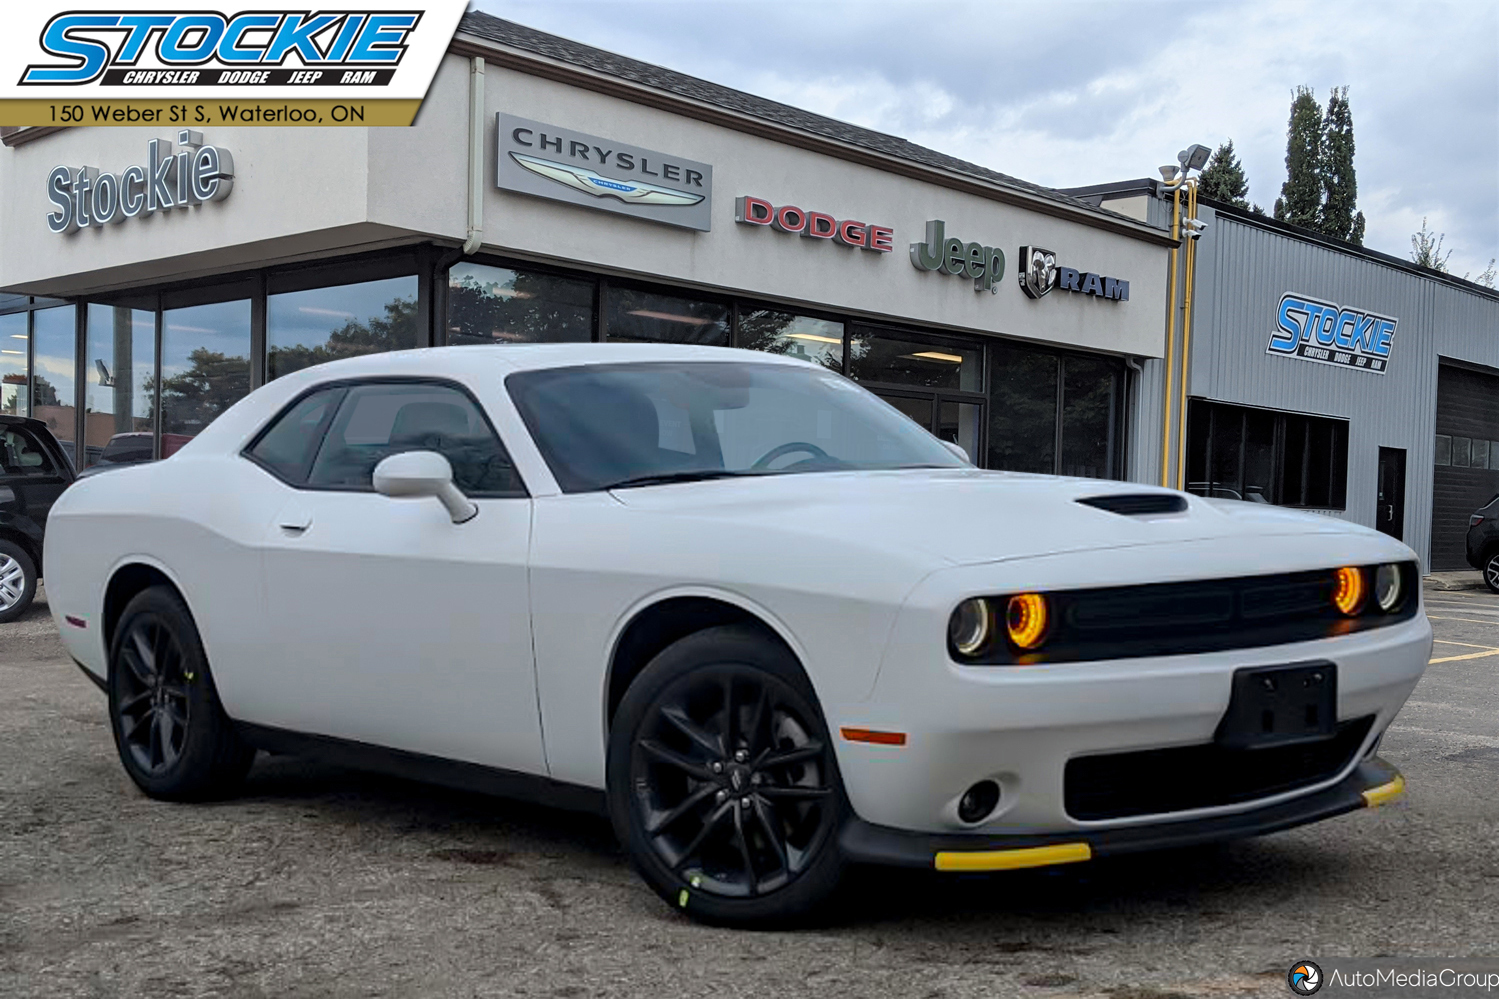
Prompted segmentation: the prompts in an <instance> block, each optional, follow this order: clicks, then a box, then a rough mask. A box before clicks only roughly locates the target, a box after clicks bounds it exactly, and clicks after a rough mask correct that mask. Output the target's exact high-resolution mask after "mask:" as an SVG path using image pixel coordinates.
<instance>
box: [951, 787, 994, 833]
mask: <svg viewBox="0 0 1499 999" xmlns="http://www.w3.org/2000/svg"><path fill="white" fill-rule="evenodd" d="M998 807H999V785H998V784H996V783H995V782H994V781H992V780H981V781H979V782H978V783H977V784H975V785H973V786H972V787H970V788H969V789H968V790H966V791H964V792H963V797H961V798H959V799H958V818H959V819H961V820H963V821H964V822H966V823H968V824H969V825H974V824H976V823H979V822H982V821H984V820H985V819H987V818H988V817H989V816H990V815H992V814H993V813H994V809H996V808H998Z"/></svg>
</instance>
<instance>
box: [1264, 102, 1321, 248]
mask: <svg viewBox="0 0 1499 999" xmlns="http://www.w3.org/2000/svg"><path fill="white" fill-rule="evenodd" d="M1321 165H1322V106H1321V105H1319V104H1318V103H1317V98H1316V97H1315V96H1314V95H1313V93H1312V89H1311V88H1310V87H1297V88H1296V97H1295V99H1293V100H1292V101H1291V120H1290V122H1289V124H1288V125H1287V127H1286V182H1285V183H1284V184H1282V185H1281V187H1280V197H1279V198H1276V199H1275V217H1276V218H1278V219H1280V220H1282V221H1284V222H1290V223H1292V224H1293V225H1300V226H1305V227H1306V228H1308V229H1317V228H1319V226H1320V223H1321V221H1322V177H1321Z"/></svg>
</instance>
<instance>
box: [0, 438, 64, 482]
mask: <svg viewBox="0 0 1499 999" xmlns="http://www.w3.org/2000/svg"><path fill="white" fill-rule="evenodd" d="M56 474H57V469H56V468H54V467H53V463H52V459H50V458H48V457H47V450H46V448H44V447H43V446H42V442H41V441H39V440H37V439H36V436H35V435H34V434H32V432H31V431H29V430H27V429H26V428H25V427H17V426H7V427H5V428H4V432H3V433H0V476H4V477H5V478H22V477H25V478H42V479H45V478H51V477H52V476H54V475H56Z"/></svg>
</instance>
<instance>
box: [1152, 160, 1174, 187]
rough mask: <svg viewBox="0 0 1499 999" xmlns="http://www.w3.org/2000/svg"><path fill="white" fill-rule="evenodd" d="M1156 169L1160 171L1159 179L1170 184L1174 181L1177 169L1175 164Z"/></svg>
mask: <svg viewBox="0 0 1499 999" xmlns="http://www.w3.org/2000/svg"><path fill="white" fill-rule="evenodd" d="M1156 169H1157V170H1159V171H1161V179H1162V180H1164V181H1166V182H1167V183H1170V182H1171V181H1173V180H1175V179H1176V172H1177V170H1178V169H1179V168H1178V167H1177V165H1176V164H1175V163H1167V164H1165V165H1164V166H1159V167H1156Z"/></svg>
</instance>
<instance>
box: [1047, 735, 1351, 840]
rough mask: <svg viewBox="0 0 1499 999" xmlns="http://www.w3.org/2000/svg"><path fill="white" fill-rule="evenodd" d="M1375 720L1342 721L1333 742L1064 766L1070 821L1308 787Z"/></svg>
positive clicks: (1333, 769)
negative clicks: (1065, 767)
mask: <svg viewBox="0 0 1499 999" xmlns="http://www.w3.org/2000/svg"><path fill="white" fill-rule="evenodd" d="M1373 724H1374V716H1373V715H1369V716H1367V717H1365V718H1357V719H1354V720H1353V721H1347V722H1343V723H1342V724H1341V725H1339V726H1338V730H1337V731H1336V732H1335V733H1334V734H1333V735H1332V737H1331V738H1327V739H1322V740H1320V741H1318V742H1306V743H1300V744H1297V745H1290V746H1269V747H1266V748H1263V749H1223V748H1221V747H1219V746H1217V745H1214V744H1212V743H1208V744H1206V745H1202V746H1180V747H1176V748H1173V749H1147V750H1143V751H1139V752H1132V753H1103V754H1100V755H1098V756H1078V757H1075V758H1073V759H1071V760H1068V761H1067V770H1066V774H1065V778H1064V780H1065V785H1064V792H1063V793H1064V797H1065V801H1066V807H1067V814H1068V815H1070V816H1072V817H1073V818H1074V819H1079V820H1082V821H1098V820H1102V819H1123V818H1128V817H1130V816H1133V815H1156V814H1160V813H1164V812H1185V811H1188V810H1190V809H1193V808H1213V807H1215V806H1220V805H1236V804H1240V803H1242V802H1246V801H1254V800H1255V799H1257V798H1268V797H1270V796H1271V795H1275V794H1282V793H1284V792H1286V791H1294V790H1297V789H1298V788H1303V787H1310V786H1311V785H1313V784H1317V783H1319V782H1321V781H1324V780H1327V779H1328V778H1330V777H1334V776H1336V775H1337V774H1338V773H1339V772H1340V771H1341V770H1342V769H1343V768H1344V767H1346V766H1348V764H1350V763H1352V762H1353V756H1354V754H1355V753H1357V752H1358V749H1359V746H1361V745H1363V742H1364V737H1365V736H1367V735H1368V734H1369V728H1370V726H1372V725H1373Z"/></svg>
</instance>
